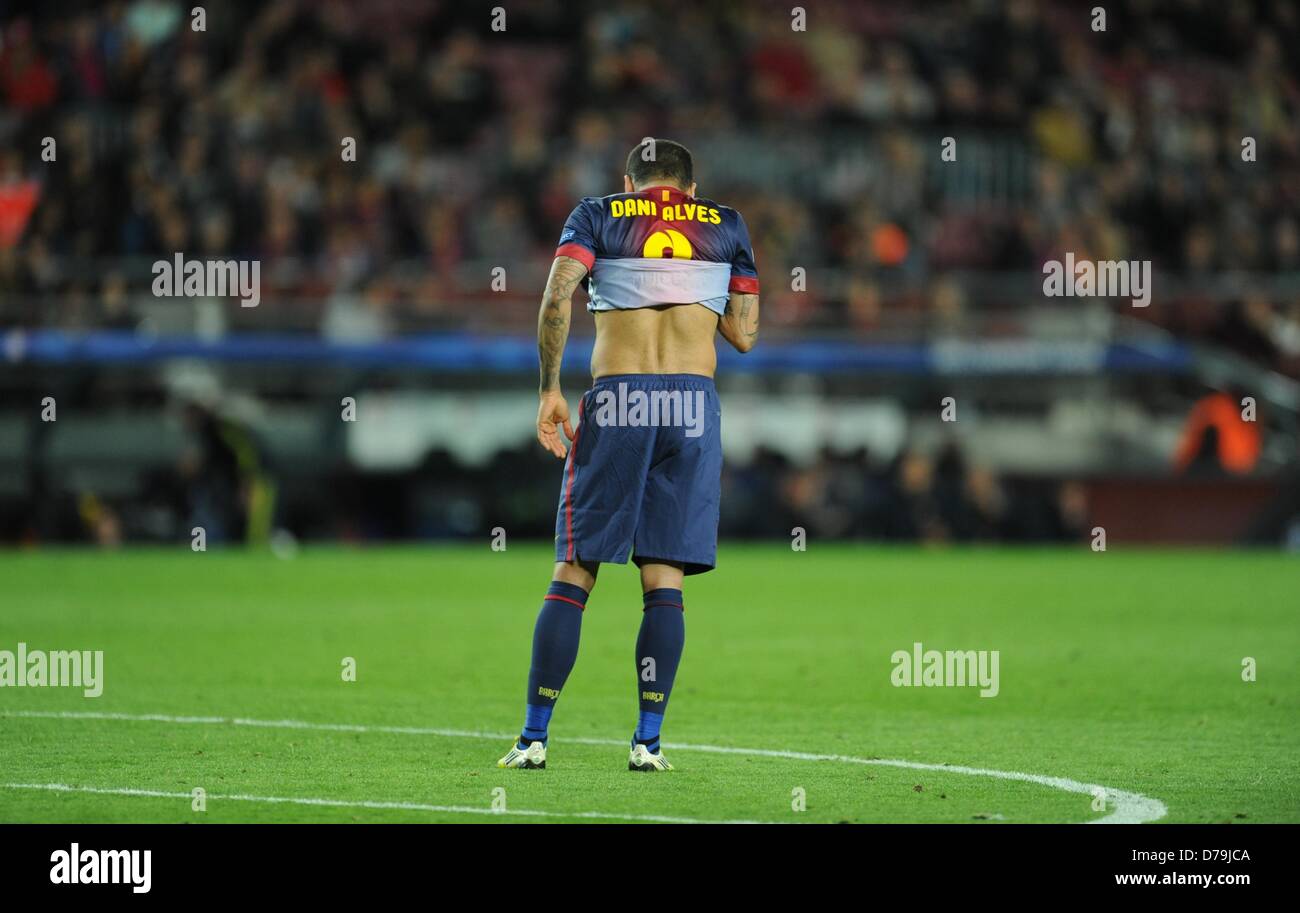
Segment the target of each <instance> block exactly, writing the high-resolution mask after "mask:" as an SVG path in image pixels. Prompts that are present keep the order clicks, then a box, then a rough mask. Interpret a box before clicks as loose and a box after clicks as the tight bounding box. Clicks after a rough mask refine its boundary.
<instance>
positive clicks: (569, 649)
mask: <svg viewBox="0 0 1300 913" xmlns="http://www.w3.org/2000/svg"><path fill="white" fill-rule="evenodd" d="M586 605H587V591H586V590H584V589H583V588H582V587H580V586H575V585H573V584H572V583H561V582H560V581H558V580H554V581H552V582H551V586H550V589H548V590H547V591H546V598H545V599H544V600H543V601H542V610H541V611H540V612H538V613H537V625H536V627H534V628H533V662H532V666H531V667H530V668H529V670H528V698H527V700H528V707H527V711H526V714H525V716H524V731H523V733H522V735H521V737H520V741H519V746H520V747H521V748H526V747H527V743H528V742H534V741H540V742H541V743H542V744H543V745H544V744H546V730H547V727H548V726H549V725H550V722H551V711H553V710H554V709H555V702H556V700H558V699H559V697H560V691H561V690H562V689H563V688H564V683H565V682H566V681H568V678H569V673H570V672H572V671H573V664H574V662H575V661H576V660H577V658H578V635H579V634H580V633H581V632H582V612H583V609H584V608H585V607H586Z"/></svg>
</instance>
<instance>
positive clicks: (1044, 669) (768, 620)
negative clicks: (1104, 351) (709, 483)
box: [0, 544, 1300, 822]
mask: <svg viewBox="0 0 1300 913" xmlns="http://www.w3.org/2000/svg"><path fill="white" fill-rule="evenodd" d="M549 555H550V550H549V548H547V547H541V546H532V545H518V544H511V545H510V547H509V549H508V551H506V552H501V553H497V552H492V551H491V550H489V549H488V548H487V547H486V546H480V547H474V548H468V547H455V548H452V547H403V548H374V549H363V550H349V549H343V548H323V547H322V548H307V549H304V550H303V551H302V552H300V553H299V554H298V556H297V557H296V558H293V559H291V560H281V559H277V558H275V557H272V556H271V555H269V554H261V553H256V554H255V553H243V552H237V551H225V552H222V551H212V552H208V553H204V554H195V553H192V552H190V551H188V550H177V551H168V552H164V551H159V550H130V551H124V552H118V553H109V552H85V551H57V550H56V551H48V552H34V553H13V552H10V553H4V554H0V582H2V583H3V586H2V587H0V650H10V651H14V650H16V647H17V643H18V642H19V641H23V642H25V643H26V644H28V647H29V648H30V649H41V650H60V649H99V650H103V651H104V654H105V686H104V693H103V696H102V697H99V698H97V699H88V698H85V697H82V696H81V692H80V690H78V689H71V688H34V687H27V688H16V687H5V688H0V781H2V782H3V783H5V784H15V783H25V784H50V783H58V784H66V785H70V786H76V787H96V788H106V789H120V788H132V789H140V790H150V791H158V792H163V793H177V794H185V795H188V794H189V793H190V791H191V790H192V789H194V788H195V787H202V788H203V789H205V790H206V791H207V793H208V794H209V795H210V796H218V795H246V796H260V797H270V796H276V797H285V798H302V797H310V798H316V799H328V800H339V801H341V802H348V803H358V802H375V801H378V802H395V803H413V804H418V805H432V806H447V807H459V806H464V807H468V808H475V809H483V810H486V809H488V808H490V806H491V803H492V800H493V791H494V789H495V788H496V787H504V788H505V790H506V792H505V801H506V807H507V809H508V810H513V811H518V810H537V811H544V812H549V813H552V814H553V817H548V818H535V817H522V816H519V815H516V814H509V813H508V814H506V815H504V816H501V817H499V818H496V817H490V816H487V815H476V814H473V813H469V812H461V811H430V810H427V809H402V808H367V807H340V806H303V805H294V804H273V803H266V802H257V801H234V800H221V799H210V800H209V803H208V806H207V810H206V811H204V812H195V811H193V810H192V809H191V803H190V801H189V799H188V798H182V797H148V796H122V795H100V794H89V793H83V792H60V793H51V792H42V791H35V790H26V789H14V788H11V787H10V786H0V821H7V822H12V821H64V822H100V821H206V822H225V821H462V822H463V821H487V820H501V821H521V820H571V817H570V816H575V815H577V814H578V813H582V812H597V813H601V814H606V815H643V816H656V815H661V816H670V817H687V818H692V819H708V820H734V819H748V820H763V821H790V822H819V821H854V822H859V821H861V822H865V821H890V822H893V821H896V822H947V821H955V822H969V821H989V820H993V821H997V820H1004V821H1015V822H1039V821H1066V822H1074V821H1078V822H1082V821H1088V820H1093V819H1096V818H1099V817H1101V816H1102V813H1100V812H1097V811H1094V810H1093V808H1092V804H1093V799H1092V798H1091V797H1089V796H1087V795H1080V794H1074V793H1068V792H1064V791H1061V790H1058V789H1053V788H1050V787H1047V786H1043V785H1040V784H1035V783H1025V782H1015V781H1005V780H998V779H991V778H988V777H980V776H971V775H965V774H959V773H955V772H951V771H928V770H923V771H918V770H910V769H900V768H893V767H885V766H866V765H857V764H846V763H840V762H835V761H807V760H795V759H785V758H769V757H748V756H744V755H732V754H716V753H705V752H699V751H691V750H685V749H679V750H676V751H675V750H674V749H673V745H674V743H695V744H708V745H720V746H745V747H759V748H766V749H790V750H795V751H803V752H815V753H833V754H843V755H853V756H857V757H864V758H895V759H904V760H910V761H919V762H925V763H934V764H951V765H968V766H971V767H980V768H994V769H999V770H1008V771H1025V772H1029V773H1036V774H1045V775H1050V776H1057V777H1069V778H1073V779H1075V780H1079V781H1082V782H1085V783H1099V784H1103V785H1105V786H1109V787H1113V788H1119V789H1124V790H1129V791H1133V792H1138V793H1142V794H1144V795H1147V796H1150V797H1153V798H1155V799H1159V800H1160V801H1162V802H1164V803H1165V804H1166V805H1167V806H1168V815H1167V817H1166V818H1164V819H1162V820H1166V821H1190V822H1230V821H1250V822H1263V821H1300V789H1298V785H1300V774H1298V772H1297V765H1296V758H1297V757H1298V756H1300V726H1298V725H1297V723H1298V722H1300V712H1298V711H1300V664H1297V663H1296V656H1297V655H1300V618H1298V617H1297V608H1298V607H1300V600H1298V599H1297V594H1300V562H1297V560H1296V558H1295V557H1294V556H1286V555H1283V554H1277V553H1254V552H1229V553H1220V552H1206V551H1179V552H1164V551H1143V552H1136V553H1133V552H1127V553H1126V552H1124V551H1123V550H1121V549H1112V551H1110V552H1108V553H1104V554H1097V553H1093V552H1091V551H1090V550H1088V549H1087V548H1079V549H1071V550H1068V551H1067V550H1006V549H1004V550H938V549H936V550H925V549H920V550H917V549H893V548H876V547H867V546H854V545H837V546H829V545H826V546H823V545H816V544H814V545H813V546H812V547H811V548H810V549H809V551H807V552H805V553H795V552H792V551H790V550H789V549H788V548H780V547H760V546H746V545H735V544H732V545H727V544H724V546H723V548H722V550H721V561H722V564H721V566H720V568H719V570H718V571H716V572H714V573H712V574H708V575H705V576H703V577H697V578H692V579H690V580H688V582H687V588H686V606H687V615H686V622H687V641H686V653H685V656H684V659H683V665H682V669H681V671H680V672H679V674H678V679H677V684H676V687H675V689H674V692H673V696H672V701H671V706H670V708H669V712H668V719H667V723H666V726H665V730H664V737H665V744H666V751H667V753H668V756H669V757H670V758H671V759H672V761H673V762H674V764H675V765H676V766H677V768H678V769H677V770H676V771H674V772H673V773H671V774H662V775H638V774H633V773H630V772H628V771H627V770H626V769H625V767H626V757H627V753H626V748H625V747H622V746H621V745H618V744H586V743H582V742H574V741H573V739H575V738H579V739H592V740H610V741H611V742H621V741H622V740H624V739H626V738H627V737H628V736H630V734H631V729H632V726H633V723H634V721H635V712H636V705H635V699H634V688H635V684H634V678H633V676H634V670H633V665H634V662H633V644H634V641H635V637H636V630H637V625H638V624H639V621H640V614H641V613H640V611H639V609H640V594H639V587H638V584H637V579H636V574H635V572H634V571H632V570H631V569H630V568H624V567H616V566H608V567H606V568H605V569H604V570H603V571H602V575H601V580H600V583H599V585H598V586H597V589H596V591H595V593H594V594H593V596H592V599H591V601H590V603H589V607H588V610H587V613H586V616H585V619H584V627H583V632H582V646H581V651H580V654H579V660H578V665H577V668H576V669H575V671H574V673H573V675H572V677H571V678H570V680H569V684H568V686H567V687H566V689H565V694H564V697H563V698H562V699H561V700H560V703H559V705H558V707H557V710H556V716H555V719H554V721H553V723H552V730H551V736H552V738H551V750H550V760H549V767H548V769H547V770H545V771H503V770H498V769H497V768H496V767H495V762H496V759H497V758H498V757H499V756H500V755H501V754H503V753H504V751H505V749H506V748H507V747H508V743H507V741H505V740H503V739H501V738H480V737H475V736H456V737H452V736H447V735H431V734H418V733H416V734H408V733H392V732H382V731H366V732H346V731H318V730H305V729H287V728H274V727H249V726H238V725H233V724H230V723H221V724H209V723H189V724H182V723H166V722H144V721H126V720H115V719H69V718H48V717H30V716H23V715H21V714H23V713H30V712H55V713H57V712H60V711H66V712H71V713H86V712H91V713H109V714H112V713H123V714H166V715H174V716H192V715H205V716H206V715H211V716H219V717H243V718H252V719H262V720H284V719H293V720H302V721H309V722H318V723H331V724H334V723H347V724H364V725H370V726H396V727H433V728H442V729H451V730H464V731H470V732H483V731H486V732H489V733H506V734H509V733H514V732H517V731H518V727H519V726H520V723H521V721H522V701H523V692H524V684H525V676H526V672H527V664H528V655H529V647H530V642H531V631H532V623H533V619H534V617H535V614H536V611H537V608H538V605H539V600H540V598H541V595H542V594H543V593H544V589H545V584H546V581H547V578H548V574H549V568H550V558H549ZM917 641H919V642H921V643H923V644H924V645H925V647H926V648H927V649H928V648H934V649H939V650H946V649H976V650H979V649H987V650H998V651H999V653H1000V659H1001V663H1000V678H1001V682H1000V693H999V694H998V696H997V697H993V698H981V697H979V696H978V693H977V690H978V689H975V688H935V687H931V688H895V687H893V686H892V685H891V683H890V673H891V671H892V670H893V666H892V665H891V663H890V656H891V654H892V653H893V652H894V651H895V650H900V649H902V650H910V649H911V645H912V644H913V643H914V642H917ZM344 657H353V658H355V660H356V663H357V673H358V674H357V681H356V682H345V681H343V680H342V676H341V674H340V673H341V662H342V660H343V658H344ZM1244 657H1253V658H1254V659H1255V661H1256V662H1257V664H1258V680H1257V681H1255V682H1243V681H1242V674H1241V671H1242V660H1243V658H1244ZM796 788H801V789H802V790H803V791H804V793H805V795H806V802H807V810H806V811H803V812H795V811H793V810H792V795H793V793H794V790H795V789H796ZM578 820H581V819H578Z"/></svg>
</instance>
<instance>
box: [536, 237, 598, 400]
mask: <svg viewBox="0 0 1300 913" xmlns="http://www.w3.org/2000/svg"><path fill="white" fill-rule="evenodd" d="M585 275H587V267H585V266H583V265H582V263H581V262H580V261H578V260H574V259H573V258H572V257H556V258H555V262H554V263H552V264H551V274H550V276H548V277H547V279H546V291H545V292H543V293H542V307H541V310H540V311H539V312H538V314H537V360H538V363H539V365H540V367H541V381H542V382H541V392H543V393H545V392H546V391H547V390H558V389H559V388H560V361H561V359H563V357H564V343H565V342H566V341H567V340H568V338H569V312H570V309H571V307H572V304H571V300H570V299H572V298H573V290H574V289H575V288H577V287H578V283H579V282H581V281H582V277H583V276H585Z"/></svg>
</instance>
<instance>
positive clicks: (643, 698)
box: [633, 588, 686, 753]
mask: <svg viewBox="0 0 1300 913" xmlns="http://www.w3.org/2000/svg"><path fill="white" fill-rule="evenodd" d="M644 602H645V609H644V611H643V613H642V615H641V631H640V633H639V634H637V638H636V693H637V699H638V700H639V701H640V703H641V713H640V716H639V717H638V719H637V724H636V735H635V736H634V737H633V738H634V739H635V740H636V741H638V742H642V743H644V744H645V745H646V747H647V748H648V749H649V750H650V751H652V752H656V753H657V752H658V751H659V729H660V727H661V726H662V725H663V721H664V711H665V710H666V709H667V707H668V696H669V695H670V694H672V690H673V679H674V678H676V677H677V665H678V663H680V662H681V659H682V646H683V645H684V644H685V643H686V619H685V612H684V610H683V607H682V606H683V603H682V591H681V590H671V589H666V588H665V589H659V590H651V591H650V592H648V593H646V594H645V597H644Z"/></svg>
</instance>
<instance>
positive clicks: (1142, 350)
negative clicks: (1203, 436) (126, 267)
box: [0, 330, 1192, 375]
mask: <svg viewBox="0 0 1300 913" xmlns="http://www.w3.org/2000/svg"><path fill="white" fill-rule="evenodd" d="M591 345H592V341H591V339H589V338H579V339H574V340H571V342H570V345H569V348H568V351H567V352H566V355H567V358H568V359H569V360H570V362H571V363H578V364H585V363H586V362H587V361H588V360H589V359H590V356H591ZM177 358H198V359H206V360H211V361H219V362H261V363H267V362H270V363H277V362H278V363H297V364H321V365H336V366H339V367H352V368H385V367H387V368H406V369H425V370H434V371H439V372H452V373H459V372H465V373H471V372H473V373H485V372H486V373H499V374H509V373H516V372H521V371H532V370H535V369H536V367H537V343H536V341H535V340H534V339H532V338H530V337H526V336H493V335H480V334H470V333H435V334H424V335H418V336H403V337H399V338H394V339H390V340H384V341H378V342H367V343H343V342H336V341H331V340H328V339H322V338H320V337H314V336H299V335H290V334H261V333H258V334H232V335H228V336H224V337H222V338H220V339H215V340H206V339H201V338H197V337H193V336H150V335H145V334H140V333H135V332H132V331H129V330H96V331H91V332H86V333H70V332H67V331H63V330H6V331H4V332H2V333H0V360H2V361H3V362H4V363H8V364H11V365H12V364H16V363H33V364H101V365H104V364H117V365H122V364H149V363H155V362H160V361H166V360H169V359H177ZM719 360H720V362H721V364H722V365H723V366H724V367H725V368H726V369H727V370H728V371H730V372H746V371H765V372H767V371H799V372H810V373H852V372H866V373H884V374H921V375H924V374H1040V375H1041V374H1075V373H1094V372H1105V371H1119V372H1149V373H1171V372H1181V371H1186V370H1188V369H1190V368H1191V366H1192V353H1191V350H1190V349H1189V347H1188V346H1186V345H1185V344H1183V343H1180V342H1176V341H1148V342H1142V343H1124V342H1114V343H1104V342H1061V341H1040V340H999V341H980V340H971V341H967V340H960V341H959V340H940V341H931V342H919V343H869V342H857V341H850V340H806V339H805V340H799V341H790V342H780V341H771V342H766V343H765V344H764V345H763V346H762V347H760V348H758V349H755V350H754V351H753V352H751V353H749V354H746V355H739V354H737V353H735V352H732V351H730V350H728V349H725V348H723V349H721V350H720V352H719Z"/></svg>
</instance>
